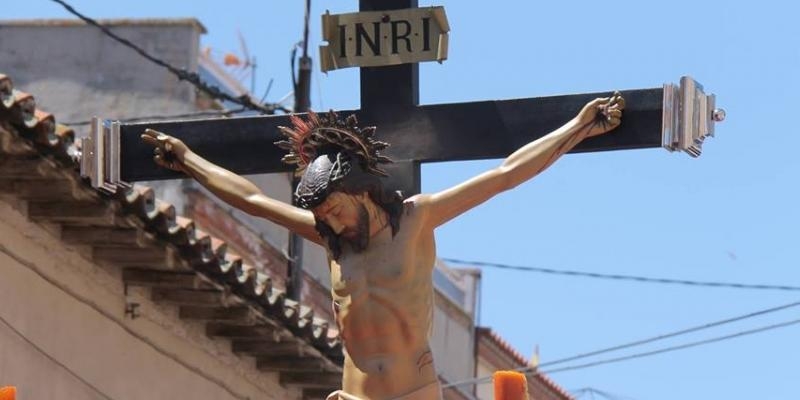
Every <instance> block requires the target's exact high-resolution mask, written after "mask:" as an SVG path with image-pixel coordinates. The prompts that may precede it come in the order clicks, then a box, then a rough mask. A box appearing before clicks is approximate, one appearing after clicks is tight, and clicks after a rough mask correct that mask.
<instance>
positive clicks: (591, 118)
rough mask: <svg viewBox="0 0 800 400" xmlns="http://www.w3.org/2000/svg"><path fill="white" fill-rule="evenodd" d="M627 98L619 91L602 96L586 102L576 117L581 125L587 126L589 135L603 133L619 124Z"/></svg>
mask: <svg viewBox="0 0 800 400" xmlns="http://www.w3.org/2000/svg"><path fill="white" fill-rule="evenodd" d="M624 109H625V99H624V98H623V97H622V95H621V94H620V93H619V92H614V95H612V96H611V97H601V98H597V99H594V100H592V101H590V102H589V103H588V104H586V105H585V106H584V107H583V109H582V110H581V112H580V113H578V116H577V117H576V119H577V122H578V124H579V126H587V127H590V128H588V129H589V131H588V134H587V137H592V136H597V135H601V134H603V133H606V132H608V131H610V130H612V129H614V128H616V127H618V126H619V124H620V122H621V120H620V119H621V118H622V110H624Z"/></svg>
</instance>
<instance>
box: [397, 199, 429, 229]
mask: <svg viewBox="0 0 800 400" xmlns="http://www.w3.org/2000/svg"><path fill="white" fill-rule="evenodd" d="M430 205H431V196H430V195H427V194H417V195H414V196H411V197H409V198H407V199H405V200H403V219H404V220H413V221H416V222H417V223H422V222H423V221H424V220H425V219H426V217H427V215H428V212H429V210H430Z"/></svg>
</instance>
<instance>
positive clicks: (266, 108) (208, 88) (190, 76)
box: [52, 0, 290, 114]
mask: <svg viewBox="0 0 800 400" xmlns="http://www.w3.org/2000/svg"><path fill="white" fill-rule="evenodd" d="M52 1H53V2H54V3H58V4H60V5H61V6H62V7H64V9H66V10H67V12H69V13H70V14H72V15H74V16H76V17H78V18H80V19H81V20H82V21H84V22H86V23H87V24H89V25H92V26H94V27H96V28H98V29H100V31H101V32H103V34H105V35H106V36H108V37H110V38H112V39H114V40H116V41H117V42H119V43H120V44H122V45H124V46H126V47H128V48H130V49H132V50H134V51H135V52H137V53H139V55H141V56H142V57H144V58H146V59H147V60H149V61H150V62H152V63H154V64H156V65H158V66H161V67H164V68H166V69H167V70H168V71H169V72H170V73H172V74H173V75H175V76H176V77H177V78H178V79H179V80H182V81H186V82H189V83H190V84H192V85H193V86H194V87H196V88H197V89H200V90H201V91H203V92H205V93H207V94H208V95H209V96H211V97H212V98H214V99H217V100H227V101H230V102H232V103H235V104H238V105H240V106H242V107H246V108H248V109H250V110H254V111H260V112H262V113H264V114H274V113H275V111H276V110H280V111H283V112H290V111H289V110H288V109H287V108H285V107H283V106H281V105H275V104H257V103H255V102H253V100H252V98H250V96H249V95H247V94H243V95H241V96H239V97H233V96H231V95H229V94H227V93H225V92H223V91H222V90H221V89H220V88H218V87H216V86H214V85H210V84H208V83H206V82H203V81H202V80H201V79H200V76H199V75H198V74H197V73H196V72H191V71H188V70H186V69H185V68H177V67H175V66H173V65H171V64H169V63H167V62H166V61H164V60H162V59H160V58H157V57H154V56H152V55H151V54H149V53H147V52H146V51H144V50H143V49H142V48H141V47H139V46H137V45H135V44H133V43H132V42H131V41H129V40H128V39H125V38H123V37H120V36H118V35H117V34H115V33H114V32H112V31H111V30H110V29H108V28H107V27H105V26H103V25H101V24H100V23H99V22H97V21H96V20H94V19H92V18H89V17H87V16H85V15H83V14H81V13H80V12H78V11H77V10H75V8H74V7H72V6H71V5H69V4H67V3H66V2H65V1H63V0H52Z"/></svg>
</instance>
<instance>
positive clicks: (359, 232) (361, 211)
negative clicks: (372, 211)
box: [345, 204, 369, 253]
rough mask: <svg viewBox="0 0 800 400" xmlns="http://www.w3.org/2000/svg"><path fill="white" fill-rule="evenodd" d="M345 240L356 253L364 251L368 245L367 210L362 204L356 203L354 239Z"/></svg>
mask: <svg viewBox="0 0 800 400" xmlns="http://www.w3.org/2000/svg"><path fill="white" fill-rule="evenodd" d="M345 240H347V242H348V243H350V245H351V246H352V247H353V250H355V251H356V253H360V252H362V251H364V250H365V249H366V248H367V246H368V245H369V211H367V206H365V205H364V204H359V205H358V223H357V225H356V238H355V240H349V239H345Z"/></svg>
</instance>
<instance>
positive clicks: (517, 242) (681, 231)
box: [2, 0, 800, 400]
mask: <svg viewBox="0 0 800 400" xmlns="http://www.w3.org/2000/svg"><path fill="white" fill-rule="evenodd" d="M112 3H113V4H112ZM312 3H313V4H312V6H313V12H312V15H313V16H314V18H313V19H312V21H313V26H312V31H311V37H312V42H311V44H312V48H314V49H316V46H317V45H318V44H319V37H320V35H319V15H320V14H322V13H323V12H324V11H325V10H326V9H329V10H330V11H331V12H332V13H338V12H349V11H354V10H356V9H357V1H355V0H353V1H332V0H326V1H322V0H316V1H313V2H312ZM72 4H73V5H74V6H75V7H77V8H78V9H79V10H81V11H83V12H85V13H87V14H88V15H90V16H93V17H187V16H192V17H197V18H198V19H200V20H201V21H202V22H203V24H205V25H206V27H207V28H208V30H209V33H208V34H207V35H205V37H204V38H203V44H205V45H210V46H212V48H214V49H215V50H217V51H222V52H224V51H236V50H238V48H239V45H238V39H237V33H236V32H237V30H239V31H241V32H242V34H243V36H244V37H245V38H246V40H247V44H248V47H249V50H250V53H251V54H252V55H254V56H256V57H257V60H258V64H259V69H258V85H257V86H258V89H257V91H259V92H260V91H263V89H264V88H265V87H266V84H267V82H268V81H269V79H270V78H274V85H273V88H272V91H271V94H270V100H275V99H277V98H279V97H281V96H282V95H284V94H286V93H288V92H289V91H290V85H291V84H290V76H289V51H290V48H291V46H292V45H293V44H294V43H295V42H297V41H298V40H299V39H300V37H301V22H302V14H303V2H301V1H291V2H290V1H283V2H264V1H262V2H256V1H250V2H248V1H236V0H229V1H226V2H218V1H170V2H165V1H151V0H143V1H136V2H133V1H130V2H102V1H88V0H74V1H73V2H72ZM420 5H444V6H445V9H446V11H447V15H448V19H449V21H450V25H451V28H452V31H451V34H450V52H449V54H450V58H449V59H448V60H447V61H445V62H444V63H443V64H441V65H439V64H436V63H428V64H424V65H423V66H422V67H421V68H420V86H421V95H420V98H421V102H422V103H447V102H461V101H473V100H489V99H508V98H520V97H532V96H542V95H553V94H565V93H579V92H595V91H606V90H613V89H635V88H650V87H659V86H661V85H662V84H663V83H665V82H677V81H678V79H679V78H680V76H681V75H692V76H693V77H694V78H695V79H697V80H698V81H699V82H700V83H702V84H703V85H704V86H705V87H706V89H707V91H708V92H713V93H716V94H717V99H718V104H719V105H721V106H722V107H724V108H725V109H726V110H727V113H728V118H727V120H726V121H725V122H724V123H722V124H719V125H718V126H717V137H716V138H713V139H709V140H708V141H707V142H706V147H705V152H704V154H703V156H702V157H701V158H699V159H690V158H689V156H687V155H685V154H677V153H674V154H673V153H668V152H667V151H665V150H661V149H653V150H637V151H625V152H611V153H601V154H581V155H569V156H566V157H564V158H562V159H561V160H560V161H559V162H558V163H556V164H555V165H554V166H553V167H552V168H551V169H549V170H548V171H546V172H545V173H543V174H542V175H540V176H539V177H537V178H536V179H534V180H533V181H531V182H528V183H526V184H523V185H521V186H520V187H518V188H516V189H515V190H514V191H512V192H509V193H505V194H501V195H499V196H497V197H496V198H494V199H493V200H491V201H490V202H488V203H486V204H484V205H482V206H480V207H478V208H477V209H475V210H473V211H472V212H470V213H468V214H466V215H465V216H463V217H461V218H459V219H457V220H455V221H453V222H451V223H449V224H448V225H446V226H444V227H442V228H440V229H439V231H438V232H437V241H438V246H439V255H440V256H442V257H452V258H460V259H468V260H480V261H489V262H499V263H508V264H516V265H529V266H540V267H549V268H557V269H577V270H584V271H591V272H602V273H619V274H634V275H645V276H658V277H670V278H682V279H695V280H710V281H730V282H744V283H774V284H785V285H800V276H799V274H798V272H797V266H798V264H800V263H798V254H797V247H798V245H797V244H798V237H800V236H799V235H798V233H799V232H798V230H800V211H799V210H798V206H797V205H798V204H800V201H799V200H800V193H799V192H798V190H797V186H796V182H797V178H796V177H797V173H798V171H800V159H799V158H798V157H796V155H795V151H796V149H798V148H800V139H798V130H797V128H796V127H795V123H794V122H793V119H794V117H796V116H797V107H798V104H800V103H798V102H797V101H796V99H795V95H796V94H797V93H800V78H798V71H800V46H798V45H797V38H798V37H800V27H799V26H798V25H797V24H796V16H797V15H798V9H797V6H794V5H792V4H791V3H790V2H771V1H760V2H723V1H706V2H698V1H684V0H675V1H669V2H658V3H654V2H644V1H626V0H623V1H617V2H574V1H562V2H533V1H499V0H498V1H495V2H467V1H444V0H442V1H439V2H436V3H432V2H427V1H421V4H420ZM67 16H68V15H67V14H66V12H65V11H64V10H63V9H62V8H61V7H60V6H58V5H57V4H55V3H52V2H50V1H45V0H36V1H28V2H17V3H15V5H14V7H6V8H4V15H3V16H2V18H4V19H14V18H39V17H41V18H51V17H67ZM313 54H314V56H315V57H316V53H313ZM313 85H314V86H313V88H314V89H313V90H312V96H313V106H314V108H317V109H327V108H337V109H347V108H351V107H358V103H359V100H358V72H357V70H356V69H348V70H340V71H333V72H330V73H329V74H328V75H323V74H320V73H318V72H317V73H315V74H314V83H313ZM531 129H532V130H535V129H536V127H531ZM497 163H498V161H497V160H490V161H480V162H463V163H444V164H436V165H426V166H425V167H424V168H423V190H424V191H436V190H440V189H443V188H446V187H448V186H451V185H454V184H456V183H458V182H460V181H462V180H464V179H467V178H469V177H471V176H473V175H475V174H477V173H480V172H482V171H484V170H486V169H488V168H491V167H493V166H495V165H496V164H497ZM798 297H800V296H798V295H797V294H796V293H792V292H764V291H745V290H733V289H713V288H695V287H682V286H665V285H652V284H642V283H629V282H616V281H598V280H589V279H584V278H573V277H555V276H546V275H537V274H533V273H524V272H509V271H501V270H492V269H485V270H484V272H483V302H482V305H481V322H482V324H484V325H489V326H492V327H493V328H494V329H496V330H497V331H498V332H500V333H501V334H502V335H503V336H504V337H506V338H507V339H509V341H510V342H511V343H512V344H513V345H514V346H515V347H516V348H517V349H519V350H520V351H521V352H523V353H524V354H530V352H531V351H532V349H533V347H534V346H535V345H536V344H538V345H539V347H540V350H541V360H542V361H543V362H546V361H548V360H552V359H557V358H561V357H565V356H570V355H573V354H576V353H581V352H585V351H591V350H595V349H598V348H603V347H606V346H610V345H615V344H619V343H623V342H627V341H631V340H636V339H640V338H644V337H649V336H652V335H656V334H660V333H665V332H669V331H672V330H677V329H680V328H684V327H689V326H693V325H697V324H702V323H705V322H709V321H713V320H717V319H722V318H726V317H730V316H735V315H738V314H744V313H748V312H751V311H755V310H758V309H761V308H767V307H771V306H774V305H780V304H784V303H789V302H792V301H796V300H798ZM798 316H800V312H798V311H797V310H796V309H790V310H787V311H784V312H782V313H779V314H778V313H776V314H775V315H770V316H767V317H762V318H759V319H754V320H747V321H743V322H741V323H738V324H736V325H732V326H729V327H723V328H721V329H719V330H714V331H709V332H701V333H698V334H696V335H693V336H690V337H686V338H677V339H675V340H672V341H669V342H667V343H664V344H663V345H665V346H666V345H672V344H680V343H684V342H688V341H691V340H699V339H703V338H707V337H711V336H718V335H724V334H728V333H733V332H737V331H741V330H746V329H751V328H755V327H758V326H761V325H767V324H771V323H777V322H782V321H787V320H791V319H796V318H798ZM798 338H800V326H794V327H789V328H785V329H782V330H775V331H770V332H765V333H762V334H758V335H754V336H749V337H745V338H739V339H734V340H729V341H725V342H721V343H716V344H711V345H708V346H702V347H697V348H693V349H689V350H684V351H681V352H675V353H669V354H664V355H658V356H653V357H648V358H643V359H640V360H634V361H628V362H624V363H619V364H613V365H606V366H599V367H595V368H589V369H584V370H579V371H573V372H564V373H559V374H555V375H553V376H552V378H553V379H554V380H556V381H557V382H559V383H560V384H561V385H562V386H564V387H565V388H567V389H571V390H574V389H579V388H583V387H593V388H597V389H599V390H602V391H605V392H609V393H613V394H616V395H619V396H621V397H622V398H630V399H637V400H642V399H648V400H661V399H664V400H666V399H701V398H702V399H717V398H721V399H752V398H757V399H789V398H796V396H797V395H796V383H797V382H798V380H799V379H800V372H798V369H797V365H796V360H797V359H800V346H798ZM656 347H658V346H655V347H648V348H646V349H642V350H643V351H644V350H648V349H653V348H656Z"/></svg>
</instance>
